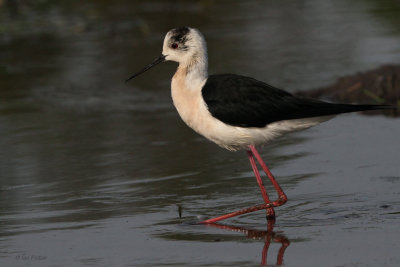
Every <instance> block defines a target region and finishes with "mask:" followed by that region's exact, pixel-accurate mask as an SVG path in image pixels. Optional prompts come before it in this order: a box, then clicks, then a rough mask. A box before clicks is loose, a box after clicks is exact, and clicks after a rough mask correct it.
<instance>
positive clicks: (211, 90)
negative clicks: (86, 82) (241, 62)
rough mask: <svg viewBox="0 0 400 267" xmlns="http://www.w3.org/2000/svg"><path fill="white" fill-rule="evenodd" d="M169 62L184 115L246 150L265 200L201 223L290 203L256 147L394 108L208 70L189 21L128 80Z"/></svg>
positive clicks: (221, 141) (208, 134)
mask: <svg viewBox="0 0 400 267" xmlns="http://www.w3.org/2000/svg"><path fill="white" fill-rule="evenodd" d="M166 61H174V62H177V63H178V64H179V65H178V68H177V70H176V72H175V74H174V76H173V77H172V81H171V96H172V100H173V104H174V106H175V107H176V109H177V111H178V113H179V115H180V117H181V118H182V120H183V121H184V122H185V123H186V124H187V125H188V126H189V127H190V128H192V129H193V130H194V131H195V132H197V133H199V134H200V135H202V136H204V137H205V138H206V139H208V140H210V141H212V142H214V143H216V144H217V145H219V146H220V147H222V148H225V149H227V150H230V151H237V150H245V151H246V152H247V156H248V158H249V161H250V164H251V166H252V169H253V172H254V174H255V177H256V180H257V183H258V186H259V187H260V191H261V195H262V198H263V200H264V203H263V204H260V205H256V206H254V207H250V208H247V209H242V210H238V211H235V212H231V213H228V214H225V215H222V216H219V217H215V218H211V219H208V220H204V221H201V222H199V223H203V224H210V223H215V222H218V221H220V220H224V219H227V218H230V217H234V216H238V215H241V214H245V213H249V212H253V211H256V210H261V209H265V210H266V218H267V220H275V217H276V215H275V209H274V208H275V207H278V206H281V205H283V204H285V203H286V202H287V199H288V198H287V196H286V194H285V193H284V191H283V190H282V188H281V186H280V185H279V183H278V182H277V181H276V179H275V177H274V176H273V175H272V173H271V171H270V170H269V168H268V167H267V165H266V164H265V163H264V161H263V160H262V158H261V156H260V154H259V153H258V151H257V149H256V147H259V146H263V145H265V144H267V143H269V142H271V141H272V140H274V139H275V138H277V137H279V136H282V135H284V134H286V133H289V132H293V131H298V130H303V129H307V128H309V127H312V126H315V125H317V124H319V123H322V122H324V121H327V120H329V119H331V118H333V117H334V116H335V115H338V114H341V113H348V112H357V111H365V110H376V109H387V108H391V107H390V106H387V105H368V104H367V105H360V104H341V103H331V102H326V101H322V100H317V99H310V98H303V97H299V96H295V95H293V94H291V93H289V92H287V91H284V90H282V89H279V88H276V87H274V86H272V85H269V84H267V83H265V82H262V81H259V80H256V79H254V78H251V77H247V76H242V75H237V74H216V75H208V54H207V45H206V41H205V38H204V36H203V35H202V33H201V32H200V31H199V30H198V29H195V28H192V27H188V26H182V27H177V28H173V29H171V30H169V31H168V32H167V34H166V35H165V38H164V42H163V48H162V54H161V55H160V56H159V57H158V58H156V59H155V60H154V61H153V62H152V63H151V64H149V65H148V66H146V67H144V68H143V69H142V70H140V71H138V72H137V73H135V74H134V75H132V76H131V77H129V78H128V79H127V80H126V82H128V81H129V80H131V79H133V78H135V77H137V76H138V75H140V74H142V73H144V72H146V71H147V70H149V69H151V68H153V67H154V66H156V65H158V64H160V63H162V62H166ZM255 160H257V161H258V163H259V164H260V166H261V168H262V169H263V171H264V172H265V173H266V176H267V177H268V178H269V180H270V181H271V183H272V185H273V186H274V189H275V190H276V192H277V195H278V198H277V199H276V200H275V201H272V200H271V199H270V197H269V195H268V193H267V192H266V189H265V186H264V183H263V181H262V178H261V175H260V172H259V170H258V167H257V165H256V162H255Z"/></svg>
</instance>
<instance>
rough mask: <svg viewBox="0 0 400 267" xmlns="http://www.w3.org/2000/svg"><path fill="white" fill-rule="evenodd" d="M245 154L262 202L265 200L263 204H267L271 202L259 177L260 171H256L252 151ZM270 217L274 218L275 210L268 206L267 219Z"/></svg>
mask: <svg viewBox="0 0 400 267" xmlns="http://www.w3.org/2000/svg"><path fill="white" fill-rule="evenodd" d="M247 155H248V156H249V160H250V164H251V167H252V168H253V172H254V175H255V176H256V179H257V183H258V186H259V187H260V190H261V194H262V197H263V199H264V202H265V204H269V203H271V201H270V200H269V197H268V194H267V191H266V190H265V186H264V183H263V181H262V179H261V176H260V172H259V171H258V168H257V165H256V162H255V161H254V158H253V153H252V152H251V151H247ZM272 218H275V211H274V208H273V207H269V208H267V219H272Z"/></svg>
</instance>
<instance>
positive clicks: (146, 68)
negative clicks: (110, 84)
mask: <svg viewBox="0 0 400 267" xmlns="http://www.w3.org/2000/svg"><path fill="white" fill-rule="evenodd" d="M165 57H166V56H164V55H161V56H159V57H158V58H156V59H155V60H154V61H153V62H152V63H151V64H149V65H148V66H147V67H145V68H144V69H142V70H141V71H139V72H137V73H136V74H133V75H132V76H131V77H129V78H128V79H127V80H126V81H125V82H128V81H129V80H131V79H133V78H135V77H136V76H139V75H140V74H142V73H143V72H145V71H147V70H149V69H151V68H152V67H154V66H155V65H158V64H160V63H162V62H164V61H165Z"/></svg>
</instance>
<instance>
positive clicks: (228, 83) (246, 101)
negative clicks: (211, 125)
mask: <svg viewBox="0 0 400 267" xmlns="http://www.w3.org/2000/svg"><path fill="white" fill-rule="evenodd" d="M202 95H203V98H204V101H205V102H206V104H207V106H208V110H209V111H210V113H211V114H212V115H213V116H214V117H215V118H217V119H219V120H220V121H222V122H224V123H226V124H229V125H233V126H240V127H265V126H266V125H267V124H269V123H272V122H276V121H281V120H291V119H301V118H308V117H318V116H325V115H334V114H339V113H345V112H353V111H361V110H371V109H379V108H385V107H387V106H379V105H349V104H333V103H327V102H323V101H319V100H313V99H307V98H300V97H296V96H294V95H292V94H290V93H288V92H286V91H283V90H281V89H278V88H275V87H273V86H271V85H268V84H266V83H264V82H261V81H258V80H256V79H253V78H250V77H245V76H240V75H235V74H220V75H211V76H210V77H209V78H208V80H207V82H206V84H205V85H204V87H203V89H202Z"/></svg>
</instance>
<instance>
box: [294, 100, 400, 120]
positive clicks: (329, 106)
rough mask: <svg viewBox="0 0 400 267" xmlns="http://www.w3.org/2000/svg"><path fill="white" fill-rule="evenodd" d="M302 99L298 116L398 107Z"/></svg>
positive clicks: (327, 114)
mask: <svg viewBox="0 0 400 267" xmlns="http://www.w3.org/2000/svg"><path fill="white" fill-rule="evenodd" d="M301 100H302V101H301V104H300V105H301V109H299V110H298V112H296V115H297V116H296V117H318V116H330V115H337V114H341V113H349V112H357V111H367V110H379V109H385V110H389V109H396V107H394V106H389V105H358V104H337V103H329V102H324V101H319V100H314V99H307V98H301ZM293 117H294V116H293ZM290 119H293V118H290Z"/></svg>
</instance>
